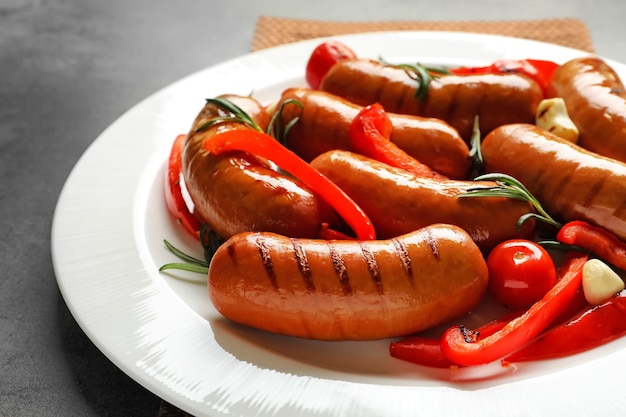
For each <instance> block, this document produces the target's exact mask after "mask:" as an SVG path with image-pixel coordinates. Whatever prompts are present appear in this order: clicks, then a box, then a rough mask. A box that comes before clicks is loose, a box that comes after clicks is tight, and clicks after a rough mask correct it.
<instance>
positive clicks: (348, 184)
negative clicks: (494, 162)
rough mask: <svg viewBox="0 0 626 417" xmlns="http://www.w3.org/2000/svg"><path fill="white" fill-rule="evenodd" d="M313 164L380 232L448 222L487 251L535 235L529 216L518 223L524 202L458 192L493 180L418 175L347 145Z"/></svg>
mask: <svg viewBox="0 0 626 417" xmlns="http://www.w3.org/2000/svg"><path fill="white" fill-rule="evenodd" d="M311 165H312V166H313V167H315V168H317V169H318V170H319V171H320V172H321V173H322V174H324V175H326V176H327V177H328V178H330V179H331V180H332V181H333V182H335V183H336V184H337V185H338V186H339V187H340V188H342V189H343V190H344V191H345V192H346V193H347V194H348V195H349V196H350V197H351V198H352V199H353V200H354V201H355V202H356V203H357V204H358V205H359V206H361V207H362V208H363V210H365V212H366V213H367V214H368V216H369V217H370V219H371V220H372V223H373V224H374V227H375V228H376V233H377V236H379V237H380V238H389V237H393V236H397V235H401V234H404V233H408V232H409V231H411V230H415V229H418V228H420V227H424V226H427V225H429V224H432V223H450V224H454V225H457V226H460V227H461V228H463V229H464V230H466V231H467V232H468V233H469V234H470V236H471V237H472V239H473V240H474V241H475V242H476V244H477V245H478V246H479V247H480V248H481V249H482V250H483V251H484V252H485V253H487V252H488V251H490V250H491V249H492V248H493V247H494V246H495V245H496V244H498V243H500V242H501V241H503V240H506V239H512V238H518V237H525V238H530V237H532V235H533V231H534V223H533V222H532V221H530V222H527V223H525V224H524V225H523V227H522V229H521V230H519V229H518V228H517V225H516V223H517V220H518V219H519V217H520V216H522V215H524V214H526V213H528V212H530V211H531V207H530V206H529V205H528V204H527V203H525V202H522V201H519V200H512V199H509V198H504V197H498V198H491V197H490V198H459V196H460V195H462V194H464V193H466V192H467V191H468V190H469V189H471V188H482V187H489V186H493V185H495V183H492V182H487V181H480V182H474V181H458V180H446V181H441V180H433V179H429V178H420V177H416V176H414V175H411V174H409V173H407V172H405V171H403V170H401V169H398V168H394V167H391V166H389V165H386V164H383V163H381V162H378V161H375V160H373V159H369V158H366V157H364V156H361V155H358V154H355V153H352V152H348V151H330V152H326V153H324V154H322V155H320V156H318V157H317V158H315V159H314V160H313V161H312V162H311Z"/></svg>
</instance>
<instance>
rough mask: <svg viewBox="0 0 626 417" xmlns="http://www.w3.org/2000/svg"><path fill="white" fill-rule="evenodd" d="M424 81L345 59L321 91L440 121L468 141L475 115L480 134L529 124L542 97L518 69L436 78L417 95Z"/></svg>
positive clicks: (377, 64)
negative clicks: (506, 71)
mask: <svg viewBox="0 0 626 417" xmlns="http://www.w3.org/2000/svg"><path fill="white" fill-rule="evenodd" d="M416 78H418V79H417V80H416ZM423 79H424V78H423V77H422V78H420V77H419V76H416V75H415V74H412V73H411V72H410V71H409V70H406V69H403V68H400V67H398V66H393V65H386V64H383V63H381V62H379V61H374V60H371V59H346V60H343V61H340V62H338V63H337V64H335V65H334V66H333V67H332V68H331V69H330V71H328V73H327V74H326V76H325V77H324V79H323V80H322V85H321V86H320V89H321V90H323V91H327V92H329V93H331V94H335V95H338V96H340V97H343V98H345V99H347V100H349V101H351V102H353V103H356V104H358V105H361V106H366V105H369V104H373V103H375V102H378V103H380V104H381V105H382V106H383V107H384V108H385V110H387V111H388V112H392V113H403V114H412V115H417V116H425V117H435V118H438V119H442V120H444V121H446V122H447V123H448V124H450V125H451V126H452V127H454V128H455V129H456V130H457V131H458V132H459V134H460V135H461V137H462V138H463V139H464V140H465V141H466V142H469V140H470V138H471V136H472V132H473V125H474V118H475V117H476V116H478V117H479V120H480V131H481V132H482V133H483V134H487V133H489V132H490V131H491V130H493V129H495V128H496V127H498V126H501V125H504V124H508V123H518V122H519V123H533V122H534V120H535V113H536V111H537V106H538V105H539V103H540V102H541V100H542V99H543V98H544V97H543V92H542V90H541V87H540V86H539V85H538V84H537V83H536V82H535V81H534V80H532V79H530V78H528V77H526V76H524V75H520V74H516V73H511V74H479V75H441V76H437V77H434V78H433V79H432V81H431V82H430V85H429V87H428V89H427V93H425V94H424V98H422V99H420V98H419V97H416V96H415V94H416V91H417V88H418V87H419V85H420V84H419V83H420V80H423Z"/></svg>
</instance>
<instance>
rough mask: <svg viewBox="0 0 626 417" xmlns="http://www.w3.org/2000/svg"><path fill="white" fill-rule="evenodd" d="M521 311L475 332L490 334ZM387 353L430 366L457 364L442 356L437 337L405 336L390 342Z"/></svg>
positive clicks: (485, 325) (521, 311)
mask: <svg viewBox="0 0 626 417" xmlns="http://www.w3.org/2000/svg"><path fill="white" fill-rule="evenodd" d="M523 313H524V310H520V311H516V312H513V313H511V314H508V315H506V316H504V317H502V318H498V319H495V320H492V321H490V322H488V323H485V324H483V325H482V326H480V327H479V328H478V329H476V332H477V333H478V334H479V337H482V338H485V337H488V336H491V335H492V334H494V333H496V332H498V331H499V330H500V329H502V328H503V327H504V326H506V325H507V324H508V323H509V322H510V321H511V320H512V319H515V318H517V317H519V316H520V315H522V314H523ZM389 354H390V355H391V356H393V357H394V358H397V359H402V360H405V361H407V362H412V363H416V364H418V365H423V366H429V367H432V368H449V367H451V366H459V365H458V364H456V363H454V362H452V361H450V360H449V359H448V358H447V357H445V356H444V354H443V352H442V351H441V341H440V340H439V339H433V338H427V337H421V336H407V337H405V338H403V339H400V340H399V341H397V342H392V343H391V344H390V345H389Z"/></svg>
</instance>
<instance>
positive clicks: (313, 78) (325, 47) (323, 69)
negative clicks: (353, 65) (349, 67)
mask: <svg viewBox="0 0 626 417" xmlns="http://www.w3.org/2000/svg"><path fill="white" fill-rule="evenodd" d="M350 58H356V53H355V52H354V51H353V50H352V49H350V47H348V45H346V44H345V43H343V42H339V41H336V40H329V41H326V42H322V43H320V44H319V45H318V46H316V47H315V49H313V52H311V56H310V57H309V60H308V61H307V63H306V68H305V72H304V76H305V78H306V81H307V83H308V84H309V85H310V86H311V88H319V86H320V83H321V82H322V78H323V77H324V75H326V73H327V72H328V70H329V69H330V68H331V67H332V66H333V65H335V64H336V63H337V62H339V61H342V60H344V59H350Z"/></svg>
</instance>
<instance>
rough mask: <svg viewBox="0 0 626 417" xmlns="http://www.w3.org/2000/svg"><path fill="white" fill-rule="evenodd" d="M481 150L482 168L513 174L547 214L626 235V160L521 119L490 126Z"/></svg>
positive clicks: (624, 237)
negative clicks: (616, 158)
mask: <svg viewBox="0 0 626 417" xmlns="http://www.w3.org/2000/svg"><path fill="white" fill-rule="evenodd" d="M482 152H483V157H484V159H485V169H486V170H487V171H489V172H501V173H504V174H509V175H511V176H513V177H515V178H517V179H518V180H519V181H521V182H522V184H524V185H525V186H526V187H527V188H528V190H529V191H530V192H531V193H533V194H534V195H535V197H537V199H538V200H539V201H540V202H541V204H542V205H543V207H544V208H545V209H546V210H547V211H548V213H550V215H552V216H553V217H555V218H557V219H558V220H560V221H563V222H567V221H572V220H585V221H588V222H590V223H593V224H596V225H598V226H602V227H604V228H606V229H607V230H609V231H611V232H613V233H615V234H616V235H617V236H618V237H619V238H620V239H622V240H626V164H624V163H622V162H619V161H616V160H614V159H612V158H607V157H604V156H601V155H598V154H596V153H593V152H590V151H588V150H586V149H584V148H582V147H580V146H577V145H575V144H572V143H571V142H568V141H566V140H564V139H561V138H559V137H558V136H556V135H553V134H551V133H550V132H547V131H545V130H543V129H540V128H538V127H536V126H534V125H527V124H515V125H509V126H502V127H501V128H498V129H496V130H494V131H493V132H491V133H490V134H489V135H487V137H485V139H484V140H483V144H482Z"/></svg>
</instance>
